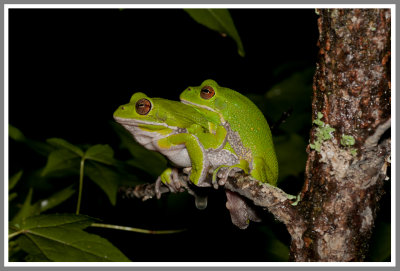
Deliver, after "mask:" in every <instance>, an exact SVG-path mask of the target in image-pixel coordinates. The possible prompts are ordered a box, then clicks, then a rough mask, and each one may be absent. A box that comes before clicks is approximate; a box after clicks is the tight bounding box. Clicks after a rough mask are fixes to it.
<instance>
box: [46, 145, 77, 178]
mask: <svg viewBox="0 0 400 271" xmlns="http://www.w3.org/2000/svg"><path fill="white" fill-rule="evenodd" d="M80 160H81V157H80V156H78V155H77V154H76V153H74V152H71V151H69V150H67V149H58V150H55V151H52V152H51V153H50V155H49V157H48V159H47V164H46V166H45V167H44V169H43V171H42V176H46V175H50V174H62V175H67V174H71V173H74V174H77V173H78V172H79V166H80Z"/></svg>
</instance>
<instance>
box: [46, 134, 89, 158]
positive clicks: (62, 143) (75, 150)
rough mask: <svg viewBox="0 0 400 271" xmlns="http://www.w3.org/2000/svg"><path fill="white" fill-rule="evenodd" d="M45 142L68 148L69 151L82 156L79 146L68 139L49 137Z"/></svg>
mask: <svg viewBox="0 0 400 271" xmlns="http://www.w3.org/2000/svg"><path fill="white" fill-rule="evenodd" d="M47 143H49V144H50V145H53V146H54V147H57V148H61V149H67V150H70V151H71V152H73V153H75V154H77V155H78V156H80V157H82V156H83V151H82V150H81V149H80V148H79V147H77V146H75V145H73V144H71V143H69V142H68V141H66V140H64V139H62V138H49V139H47Z"/></svg>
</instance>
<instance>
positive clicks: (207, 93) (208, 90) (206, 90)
mask: <svg viewBox="0 0 400 271" xmlns="http://www.w3.org/2000/svg"><path fill="white" fill-rule="evenodd" d="M214 95H215V91H214V89H213V88H212V87H211V86H205V87H203V88H202V89H201V92H200V97H201V98H203V99H205V100H209V99H211V98H212V97H213V96H214Z"/></svg>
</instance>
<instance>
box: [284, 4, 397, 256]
mask: <svg viewBox="0 0 400 271" xmlns="http://www.w3.org/2000/svg"><path fill="white" fill-rule="evenodd" d="M318 12H319V14H320V17H319V19H318V29H319V33H320V37H319V41H318V46H319V48H320V51H319V61H318V63H317V70H316V73H315V76H314V85H313V91H314V96H313V103H312V110H313V116H314V119H317V115H318V112H321V113H322V114H323V118H322V119H321V120H322V121H323V122H324V123H325V124H329V125H330V127H333V128H334V129H335V132H333V133H332V135H333V138H332V139H330V140H326V141H324V142H323V143H322V146H321V150H320V152H317V151H316V150H311V149H309V157H308V160H307V167H306V176H305V179H306V180H305V185H304V188H303V191H302V200H301V201H300V203H299V205H298V207H299V210H298V211H299V212H300V215H301V216H302V217H303V218H304V220H305V227H304V229H302V231H303V234H302V236H301V239H302V240H303V242H300V243H298V242H293V243H292V246H291V259H292V260H294V261H362V260H363V259H364V257H365V254H366V250H367V248H368V240H369V237H370V235H371V231H372V228H373V225H374V219H375V216H376V213H377V209H378V204H377V203H378V201H379V199H380V197H381V195H382V193H383V182H384V179H385V178H386V169H387V160H388V158H389V156H390V138H386V139H385V138H382V135H383V133H384V132H385V131H386V130H387V129H388V128H389V127H390V113H391V112H390V102H391V101H390V91H391V90H390V18H391V16H390V10H384V9H329V10H328V9H325V10H318ZM316 133H317V127H314V128H313V129H312V131H311V138H310V142H314V141H315V140H316ZM342 135H350V136H352V137H353V138H354V139H355V144H354V145H353V146H351V147H349V146H347V147H344V146H343V145H342V144H341V139H342ZM351 148H354V149H355V150H356V151H357V154H356V155H355V156H354V155H352V154H351V152H350V149H351Z"/></svg>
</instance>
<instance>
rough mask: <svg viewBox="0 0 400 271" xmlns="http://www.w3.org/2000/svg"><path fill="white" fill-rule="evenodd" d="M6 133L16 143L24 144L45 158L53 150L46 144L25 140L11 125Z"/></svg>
mask: <svg viewBox="0 0 400 271" xmlns="http://www.w3.org/2000/svg"><path fill="white" fill-rule="evenodd" d="M8 132H9V135H10V138H12V139H14V140H15V141H17V142H22V143H25V144H26V145H27V146H28V147H30V148H31V149H32V150H34V151H36V152H37V153H39V154H41V155H44V156H47V155H48V154H49V153H50V152H51V151H52V149H53V148H52V147H51V146H49V145H48V144H46V143H43V142H40V141H35V140H31V139H28V138H26V137H25V136H24V135H23V133H22V132H21V131H20V130H19V129H18V128H16V127H14V126H12V125H11V124H9V126H8Z"/></svg>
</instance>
